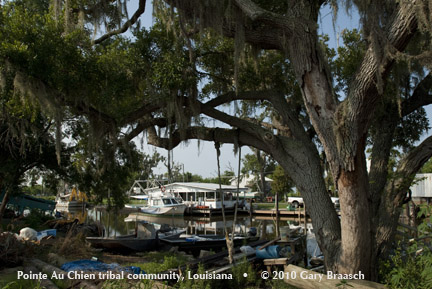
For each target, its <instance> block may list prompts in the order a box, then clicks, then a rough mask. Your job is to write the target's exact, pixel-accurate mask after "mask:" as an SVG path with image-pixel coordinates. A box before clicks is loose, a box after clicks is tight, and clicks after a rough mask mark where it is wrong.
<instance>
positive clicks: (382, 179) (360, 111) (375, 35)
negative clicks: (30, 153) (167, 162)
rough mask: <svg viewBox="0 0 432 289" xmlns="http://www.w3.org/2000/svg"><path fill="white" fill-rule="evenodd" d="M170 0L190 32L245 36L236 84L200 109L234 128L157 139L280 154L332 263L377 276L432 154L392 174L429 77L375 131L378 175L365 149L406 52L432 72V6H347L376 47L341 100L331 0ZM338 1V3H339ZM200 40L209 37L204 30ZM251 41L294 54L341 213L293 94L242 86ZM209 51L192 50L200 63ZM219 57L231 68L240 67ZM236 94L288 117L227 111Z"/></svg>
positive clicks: (409, 158) (240, 39) (410, 159)
mask: <svg viewBox="0 0 432 289" xmlns="http://www.w3.org/2000/svg"><path fill="white" fill-rule="evenodd" d="M165 2H166V3H168V4H170V5H171V6H174V7H176V8H177V9H178V11H179V14H180V17H179V18H180V20H178V21H179V23H180V26H181V31H182V32H183V35H185V36H189V35H190V34H193V32H194V29H198V30H199V31H202V30H203V29H204V28H208V27H211V28H214V29H215V31H216V33H219V34H220V35H223V36H225V37H230V38H233V39H234V43H235V51H234V60H233V61H234V62H235V67H234V77H233V80H234V83H231V84H229V83H226V87H225V88H221V89H220V92H221V93H219V94H216V93H214V94H213V95H215V97H213V98H212V99H211V100H209V101H207V102H205V103H199V104H198V105H197V106H199V107H200V109H201V111H200V112H201V113H203V114H205V115H207V116H209V117H212V118H214V119H217V120H220V121H222V122H224V123H227V124H229V125H231V126H232V127H233V128H235V129H233V130H229V129H217V130H215V129H207V130H206V129H203V128H202V127H191V128H189V129H188V130H186V131H187V136H186V137H181V136H180V135H175V134H174V135H172V137H171V139H170V142H166V141H164V140H163V139H161V138H158V137H157V136H155V132H154V131H152V130H150V131H149V138H150V142H151V143H154V144H156V145H159V146H165V147H172V146H173V143H174V144H176V143H178V142H179V141H180V140H181V139H186V138H201V139H207V140H213V141H221V142H232V143H236V144H242V145H251V146H254V147H256V148H259V149H261V150H263V151H265V152H267V153H269V154H271V155H272V156H273V157H274V158H275V159H276V160H277V161H278V162H279V164H280V165H281V166H282V167H283V168H284V169H285V170H286V171H287V172H288V173H289V175H290V176H291V177H292V178H293V180H294V182H295V183H296V185H297V187H298V188H299V190H300V191H301V192H302V196H303V197H304V199H305V203H306V206H307V207H308V208H309V213H310V215H311V217H312V222H313V225H314V229H315V232H316V236H317V240H318V242H319V244H320V247H321V249H322V250H323V252H324V255H325V259H326V265H327V268H328V269H330V270H334V271H337V272H339V273H354V272H358V271H360V270H361V271H362V272H363V273H365V275H366V276H367V278H369V279H376V278H377V268H376V266H375V264H377V259H378V257H379V256H381V254H383V253H385V252H387V248H388V246H389V245H390V242H391V240H392V238H393V235H394V232H395V228H396V226H397V221H398V217H399V208H400V207H401V205H402V200H403V197H404V195H405V192H406V191H407V189H408V187H409V184H410V183H411V181H412V178H413V175H414V174H415V172H416V171H417V170H418V169H419V168H420V167H421V166H422V164H423V163H424V162H426V161H427V159H428V158H429V157H430V156H431V152H432V150H431V145H432V139H431V138H427V139H426V140H424V141H423V142H422V143H421V144H420V145H419V146H417V147H415V148H412V149H411V150H409V151H408V152H407V153H406V154H405V155H404V157H403V158H402V159H401V160H400V161H399V163H398V165H397V168H396V170H395V172H394V173H393V174H392V177H391V178H389V179H388V178H387V176H388V161H389V154H390V148H391V147H392V146H393V145H394V143H393V142H394V134H395V129H396V126H397V124H398V123H399V122H400V120H401V119H402V118H407V117H408V116H409V115H410V114H411V113H413V112H414V111H415V110H417V109H419V108H420V107H421V106H423V105H426V104H429V103H430V100H431V99H430V94H429V93H430V76H429V75H426V76H424V75H420V77H419V78H418V80H419V81H418V83H416V84H415V85H411V86H410V87H409V89H407V90H405V95H406V96H408V97H405V98H399V100H400V101H399V102H397V101H394V102H393V103H392V106H390V107H388V109H389V111H388V114H387V115H384V117H383V118H382V119H381V123H380V124H377V125H376V126H375V130H374V131H373V132H371V133H373V134H372V135H371V139H372V145H373V146H372V152H371V168H370V171H368V170H367V168H366V155H365V150H366V145H367V141H368V133H369V130H370V129H371V124H372V122H373V120H374V117H376V114H375V113H374V112H375V110H376V108H377V107H378V106H379V105H380V104H381V103H382V102H384V101H385V98H386V97H387V96H388V95H387V94H388V93H386V92H387V91H386V90H387V89H388V82H389V79H390V76H389V75H390V74H391V72H392V71H393V69H394V68H395V66H396V64H395V63H396V62H397V61H398V60H401V59H407V60H409V61H417V62H418V63H419V64H420V65H421V66H423V67H424V68H425V69H426V68H428V65H429V64H430V62H428V60H429V56H430V44H429V38H428V32H429V31H430V9H431V7H429V3H428V2H427V1H399V2H397V3H395V2H392V1H385V2H384V3H383V2H382V1H349V2H348V3H346V4H347V9H351V8H352V7H356V8H357V9H358V10H359V13H360V15H361V20H362V24H363V38H362V39H363V41H364V45H365V53H364V54H363V55H361V61H360V62H359V64H358V66H357V67H355V70H354V71H353V72H352V74H351V75H350V78H349V79H348V80H347V83H346V90H345V92H344V95H338V94H337V91H336V87H335V85H334V76H335V75H334V73H333V71H332V69H331V65H330V64H331V63H329V61H328V59H326V58H325V51H323V49H322V45H321V43H320V40H319V37H318V14H319V11H320V7H321V6H322V5H324V4H327V2H330V1H285V2H283V3H281V2H280V1H249V0H237V1H231V2H226V3H225V2H224V5H222V4H221V2H220V1H193V0H192V1H165ZM331 4H333V5H337V3H336V1H331ZM188 25H189V26H188ZM188 27H190V29H188ZM207 33H208V32H207ZM201 37H203V38H204V37H206V35H205V34H201ZM414 39H416V41H419V42H417V44H421V45H417V51H413V52H414V54H408V53H405V52H407V46H408V45H409V44H411V43H412V41H414ZM195 43H196V40H195V39H192V40H190V41H189V42H186V44H187V45H189V47H190V46H193V45H195ZM246 43H247V44H250V45H251V47H252V49H251V50H254V51H255V52H256V54H257V55H258V58H259V57H260V56H265V55H267V54H265V53H263V52H262V50H273V51H275V50H276V51H281V52H283V55H284V57H285V60H286V62H289V64H290V66H291V67H292V69H293V72H294V75H295V79H294V81H295V82H296V84H297V85H298V89H299V90H300V92H301V97H302V100H303V104H304V106H305V107H306V111H307V116H308V118H309V119H310V122H311V124H312V126H313V130H314V131H315V132H316V134H317V136H318V139H319V142H320V144H321V145H322V149H323V151H324V152H325V155H326V160H327V162H328V164H329V168H330V172H331V175H332V177H333V180H334V182H335V185H336V188H337V190H338V193H339V197H340V203H341V218H340V220H339V219H338V217H337V215H336V212H335V210H334V208H333V206H332V205H331V202H330V199H329V196H328V194H327V190H326V187H325V185H324V181H323V172H322V169H321V164H320V161H319V157H318V150H317V147H316V146H315V143H314V142H312V141H311V138H310V137H309V136H308V134H307V131H305V129H304V126H303V125H302V124H301V123H300V122H299V114H298V113H296V110H295V107H294V105H293V104H292V103H293V102H294V101H292V100H291V99H290V97H288V96H287V94H286V92H284V91H280V90H278V89H274V87H271V86H270V87H269V86H266V85H262V86H261V87H260V88H261V89H260V90H258V89H255V90H248V89H242V88H243V87H241V85H240V84H239V78H238V77H239V73H240V72H239V67H240V64H239V63H240V62H241V56H242V54H244V49H246V48H245V47H246V46H245V44H246ZM190 50H192V49H190ZM411 51H412V50H411ZM216 52H217V51H216ZM209 53H210V52H209ZM199 57H200V56H199V55H194V54H193V53H191V61H192V62H194V64H195V63H196V61H197V60H196V59H199ZM220 64H221V65H222V66H221V67H223V65H228V64H229V63H228V64H227V63H222V62H221V63H220ZM201 65H202V64H201ZM199 67H200V68H201V66H199ZM261 80H262V79H261ZM285 81H286V82H288V81H293V79H290V78H287V79H286V80H285ZM410 84H411V83H410ZM229 88H231V91H230V89H229ZM269 88H273V89H269ZM398 88H399V87H398ZM213 92H214V91H213ZM393 93H394V95H393V99H395V100H397V99H398V97H399V95H400V94H401V92H400V90H399V89H398V90H395V91H393ZM181 97H183V98H184V97H185V96H184V95H182V96H181ZM190 97H193V94H191V95H190ZM236 100H261V101H265V102H269V103H270V104H271V106H272V107H273V109H274V110H275V111H276V112H277V113H276V114H277V116H276V117H275V119H276V120H277V121H275V122H272V123H271V124H272V125H270V126H269V125H266V124H264V123H262V122H257V121H250V120H248V119H245V118H241V117H237V116H235V115H230V114H227V113H225V112H224V111H222V110H220V109H216V107H218V106H219V105H221V104H225V103H229V102H233V101H236ZM191 103H193V101H191Z"/></svg>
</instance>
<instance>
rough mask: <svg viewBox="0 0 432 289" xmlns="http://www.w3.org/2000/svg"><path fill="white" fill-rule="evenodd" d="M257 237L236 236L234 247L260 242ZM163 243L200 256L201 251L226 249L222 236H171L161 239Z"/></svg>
mask: <svg viewBox="0 0 432 289" xmlns="http://www.w3.org/2000/svg"><path fill="white" fill-rule="evenodd" d="M258 239H259V237H257V236H236V237H234V246H235V247H238V246H242V245H245V244H247V243H249V242H253V241H256V240H258ZM160 241H161V243H164V244H167V245H170V246H176V247H178V249H179V250H181V251H186V252H190V253H192V254H194V255H198V254H199V252H200V250H213V251H219V250H221V249H223V248H226V240H225V236H222V235H180V236H169V237H166V238H163V239H160Z"/></svg>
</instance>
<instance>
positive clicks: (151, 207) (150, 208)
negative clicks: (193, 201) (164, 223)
mask: <svg viewBox="0 0 432 289" xmlns="http://www.w3.org/2000/svg"><path fill="white" fill-rule="evenodd" d="M145 197H146V198H147V201H148V204H147V205H146V206H137V205H126V206H125V207H127V208H137V209H139V210H140V211H141V212H142V213H144V214H149V215H163V216H183V215H184V211H185V209H186V205H185V204H183V203H182V202H181V200H179V199H178V198H175V197H174V196H173V195H171V194H170V193H166V192H162V191H160V192H158V193H153V194H149V195H148V196H145ZM131 198H135V199H140V200H142V199H144V196H143V195H138V196H131Z"/></svg>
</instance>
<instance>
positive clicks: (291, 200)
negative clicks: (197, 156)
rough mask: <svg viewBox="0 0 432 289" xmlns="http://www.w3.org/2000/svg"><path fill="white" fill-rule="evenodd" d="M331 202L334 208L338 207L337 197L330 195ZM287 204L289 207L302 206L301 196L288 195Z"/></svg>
mask: <svg viewBox="0 0 432 289" xmlns="http://www.w3.org/2000/svg"><path fill="white" fill-rule="evenodd" d="M331 201H332V203H333V204H334V205H335V207H336V208H339V206H340V204H339V198H336V197H331ZM288 204H290V205H291V207H294V208H299V207H304V202H303V198H302V197H288Z"/></svg>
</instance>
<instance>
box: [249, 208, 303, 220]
mask: <svg viewBox="0 0 432 289" xmlns="http://www.w3.org/2000/svg"><path fill="white" fill-rule="evenodd" d="M252 214H253V215H266V216H272V217H276V210H275V209H270V210H253V213H252ZM305 216H307V217H309V215H308V214H307V213H306V212H305V210H297V211H289V210H285V209H282V210H279V217H297V218H304V217H305Z"/></svg>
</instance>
